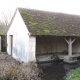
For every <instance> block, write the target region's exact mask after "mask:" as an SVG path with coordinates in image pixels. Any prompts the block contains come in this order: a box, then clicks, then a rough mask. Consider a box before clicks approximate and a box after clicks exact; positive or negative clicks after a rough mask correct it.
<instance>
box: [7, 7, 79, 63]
mask: <svg viewBox="0 0 80 80" xmlns="http://www.w3.org/2000/svg"><path fill="white" fill-rule="evenodd" d="M64 50H65V51H68V55H67V56H68V57H72V56H73V54H72V52H74V53H76V54H80V16H79V15H71V14H64V13H56V12H49V11H41V10H34V9H25V8H17V9H16V11H15V13H14V16H13V18H12V20H11V23H10V26H9V29H8V32H7V53H8V54H9V55H12V57H13V58H15V59H17V60H19V61H23V62H26V63H28V62H33V61H34V62H35V61H36V55H41V54H52V53H58V54H60V53H61V52H63V51H64Z"/></svg>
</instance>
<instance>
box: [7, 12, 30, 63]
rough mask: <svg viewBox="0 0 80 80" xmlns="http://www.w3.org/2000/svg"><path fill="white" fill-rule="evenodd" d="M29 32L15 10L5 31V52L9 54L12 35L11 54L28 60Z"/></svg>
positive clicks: (24, 60)
mask: <svg viewBox="0 0 80 80" xmlns="http://www.w3.org/2000/svg"><path fill="white" fill-rule="evenodd" d="M29 34H30V33H29V31H28V29H27V27H26V25H25V24H24V21H23V20H22V17H21V15H20V13H19V12H18V11H17V13H16V15H15V17H14V19H13V21H12V24H11V26H10V28H9V30H8V33H7V53H8V54H9V55H11V46H10V45H11V43H10V42H11V41H10V35H13V48H12V56H13V57H14V58H15V59H17V60H19V61H23V62H26V63H28V62H29V60H28V56H29Z"/></svg>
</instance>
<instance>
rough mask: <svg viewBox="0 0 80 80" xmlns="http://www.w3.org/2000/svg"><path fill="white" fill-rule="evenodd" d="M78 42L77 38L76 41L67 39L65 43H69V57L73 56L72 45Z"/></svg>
mask: <svg viewBox="0 0 80 80" xmlns="http://www.w3.org/2000/svg"><path fill="white" fill-rule="evenodd" d="M75 40H76V38H75V39H73V40H72V39H71V38H69V39H68V40H67V39H66V38H65V41H66V42H67V43H68V55H69V56H72V43H73V42H74V41H75Z"/></svg>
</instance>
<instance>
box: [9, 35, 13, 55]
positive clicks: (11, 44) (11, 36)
mask: <svg viewBox="0 0 80 80" xmlns="http://www.w3.org/2000/svg"><path fill="white" fill-rule="evenodd" d="M12 48H13V35H10V50H11V52H10V53H11V55H12Z"/></svg>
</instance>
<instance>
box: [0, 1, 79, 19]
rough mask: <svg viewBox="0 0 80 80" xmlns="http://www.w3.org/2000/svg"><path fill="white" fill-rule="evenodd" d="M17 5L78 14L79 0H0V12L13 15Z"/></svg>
mask: <svg viewBox="0 0 80 80" xmlns="http://www.w3.org/2000/svg"><path fill="white" fill-rule="evenodd" d="M17 7H25V8H31V9H40V10H47V11H54V12H63V13H70V14H78V15H80V0H0V14H3V13H2V12H4V14H5V15H10V14H12V15H13V13H14V11H15V9H16V8H17ZM1 17H3V16H2V15H0V19H1Z"/></svg>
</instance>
